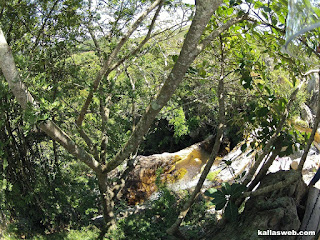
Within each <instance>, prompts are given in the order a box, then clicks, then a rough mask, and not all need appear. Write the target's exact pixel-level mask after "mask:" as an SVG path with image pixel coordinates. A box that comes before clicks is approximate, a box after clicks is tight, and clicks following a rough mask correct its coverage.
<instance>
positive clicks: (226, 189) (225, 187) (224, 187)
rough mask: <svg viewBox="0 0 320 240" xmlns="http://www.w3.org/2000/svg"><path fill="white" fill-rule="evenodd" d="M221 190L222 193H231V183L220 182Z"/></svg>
mask: <svg viewBox="0 0 320 240" xmlns="http://www.w3.org/2000/svg"><path fill="white" fill-rule="evenodd" d="M221 191H222V192H223V194H224V195H231V193H232V191H231V185H230V184H229V183H228V182H224V183H222V188H221Z"/></svg>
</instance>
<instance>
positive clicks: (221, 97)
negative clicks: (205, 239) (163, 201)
mask: <svg viewBox="0 0 320 240" xmlns="http://www.w3.org/2000/svg"><path fill="white" fill-rule="evenodd" d="M220 43H221V75H220V80H219V84H218V96H219V126H218V131H217V136H216V139H215V143H214V146H213V149H212V152H211V154H210V158H209V160H208V162H207V164H206V166H205V168H204V170H203V172H202V173H201V176H200V179H199V181H198V183H197V185H196V187H195V189H194V191H193V192H192V194H191V196H190V197H189V199H188V200H187V202H186V203H185V204H184V205H183V208H182V210H181V211H180V214H179V216H178V218H177V219H176V221H175V222H174V224H173V225H172V226H171V227H170V228H169V229H168V230H167V233H168V234H170V235H177V233H178V235H180V234H179V226H180V224H181V223H182V221H183V220H184V218H185V216H186V215H187V213H188V212H189V209H190V207H191V206H192V204H193V202H194V200H195V198H196V197H197V196H198V194H199V192H200V190H201V188H202V185H203V183H204V181H205V180H206V177H207V175H208V173H209V171H210V169H211V167H212V164H213V163H214V161H215V159H216V157H217V156H218V154H219V149H220V145H221V142H222V139H223V131H224V128H225V124H224V122H225V106H224V101H225V99H224V97H225V94H224V54H223V51H224V50H223V42H222V37H221V36H220Z"/></svg>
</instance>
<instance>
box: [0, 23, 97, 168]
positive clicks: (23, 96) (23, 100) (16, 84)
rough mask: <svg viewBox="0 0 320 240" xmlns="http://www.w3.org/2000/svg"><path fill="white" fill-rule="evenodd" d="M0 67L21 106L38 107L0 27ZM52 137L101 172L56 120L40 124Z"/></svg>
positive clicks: (93, 160)
mask: <svg viewBox="0 0 320 240" xmlns="http://www.w3.org/2000/svg"><path fill="white" fill-rule="evenodd" d="M0 68H1V69H2V73H3V75H4V77H5V79H6V80H7V82H8V84H9V87H10V89H11V91H12V93H13V94H14V96H15V97H16V99H17V101H18V102H19V104H20V105H21V107H22V108H23V109H24V110H25V109H26V108H27V106H28V105H29V104H31V105H32V106H34V107H35V108H37V107H38V105H37V104H36V102H35V101H34V99H33V97H32V95H31V94H30V93H29V91H28V90H27V88H26V86H25V85H24V83H23V82H22V81H21V80H20V77H19V73H18V71H17V69H16V66H15V63H14V59H13V56H12V52H11V49H10V47H9V46H8V44H7V41H6V39H5V37H4V34H3V31H2V29H1V28H0ZM39 127H40V129H41V130H43V131H44V132H45V133H46V134H47V135H48V136H50V137H51V138H52V139H54V140H56V141H57V142H59V143H60V144H61V145H62V146H63V147H64V148H65V149H66V150H67V151H68V152H69V153H71V154H72V155H73V156H75V157H76V158H78V159H79V160H81V161H82V162H84V163H85V164H87V165H88V166H89V167H90V168H91V169H92V170H94V171H95V172H97V173H98V172H101V171H102V166H101V165H100V164H99V163H98V162H97V161H96V160H95V159H94V158H93V157H92V156H91V155H90V154H89V153H87V152H86V151H85V150H84V149H82V148H81V147H79V146H77V145H76V144H75V143H74V142H73V140H72V139H71V138H70V137H69V136H68V135H67V134H66V133H65V132H63V131H62V130H61V129H60V128H59V127H58V126H57V125H56V124H55V123H54V122H52V121H46V122H43V123H41V124H40V125H39Z"/></svg>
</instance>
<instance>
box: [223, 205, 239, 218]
mask: <svg viewBox="0 0 320 240" xmlns="http://www.w3.org/2000/svg"><path fill="white" fill-rule="evenodd" d="M224 214H225V216H226V218H227V219H229V220H231V221H236V220H237V217H238V208H237V206H236V205H235V204H234V203H232V202H228V205H227V207H226V209H225V212H224Z"/></svg>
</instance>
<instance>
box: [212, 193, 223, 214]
mask: <svg viewBox="0 0 320 240" xmlns="http://www.w3.org/2000/svg"><path fill="white" fill-rule="evenodd" d="M212 196H213V199H212V200H211V202H212V203H213V204H214V205H215V206H216V210H221V209H222V208H224V206H225V205H226V203H227V199H226V197H225V194H223V193H222V192H220V191H217V192H215V193H213V194H212Z"/></svg>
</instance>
